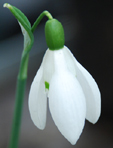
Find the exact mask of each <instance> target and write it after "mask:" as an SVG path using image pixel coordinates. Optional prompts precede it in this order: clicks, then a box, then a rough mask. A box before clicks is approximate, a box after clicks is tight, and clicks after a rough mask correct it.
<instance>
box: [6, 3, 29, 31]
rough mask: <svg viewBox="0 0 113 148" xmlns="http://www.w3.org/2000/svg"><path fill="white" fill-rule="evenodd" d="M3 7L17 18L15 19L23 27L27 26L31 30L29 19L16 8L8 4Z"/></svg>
mask: <svg viewBox="0 0 113 148" xmlns="http://www.w3.org/2000/svg"><path fill="white" fill-rule="evenodd" d="M3 7H6V8H8V9H9V10H10V11H11V12H12V14H13V15H14V16H15V18H16V19H17V20H18V21H19V22H20V23H21V24H22V26H23V27H24V24H25V25H26V26H27V27H28V28H30V29H31V24H30V22H29V20H28V18H27V17H26V16H25V15H24V14H23V13H22V12H21V11H20V10H19V9H17V8H16V7H14V6H12V5H10V4H8V3H5V4H4V5H3Z"/></svg>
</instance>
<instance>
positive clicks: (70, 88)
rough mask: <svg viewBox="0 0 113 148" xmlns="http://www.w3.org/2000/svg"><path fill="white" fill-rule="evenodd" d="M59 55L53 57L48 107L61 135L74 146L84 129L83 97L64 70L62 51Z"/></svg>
mask: <svg viewBox="0 0 113 148" xmlns="http://www.w3.org/2000/svg"><path fill="white" fill-rule="evenodd" d="M57 53H58V52H57ZM59 53H60V54H56V53H55V56H54V58H55V63H54V64H55V68H56V70H55V74H54V75H53V77H52V80H51V82H50V88H49V94H48V97H49V107H50V112H51V115H52V117H53V120H54V122H55V124H56V126H57V127H58V129H59V130H60V132H61V133H62V135H64V137H65V138H66V139H67V140H68V141H70V142H71V144H75V143H76V141H77V140H78V138H79V136H80V134H81V132H82V130H83V127H84V122H85V116H86V104H85V97H84V94H83V92H82V89H81V86H80V85H79V83H78V81H77V79H76V77H74V76H73V75H72V74H71V73H70V72H68V71H67V70H66V67H65V65H64V64H65V63H64V62H65V61H63V60H64V58H63V55H62V51H60V52H59ZM63 66H64V67H63ZM59 70H60V71H59Z"/></svg>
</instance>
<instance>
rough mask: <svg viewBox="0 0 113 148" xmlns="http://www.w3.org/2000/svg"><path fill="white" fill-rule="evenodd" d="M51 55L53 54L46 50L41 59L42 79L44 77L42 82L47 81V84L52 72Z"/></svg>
mask: <svg viewBox="0 0 113 148" xmlns="http://www.w3.org/2000/svg"><path fill="white" fill-rule="evenodd" d="M53 54H54V51H51V50H49V49H48V50H47V51H46V53H45V56H44V58H43V66H44V68H43V77H44V81H47V82H48V83H49V82H50V80H51V77H52V75H53V72H54V66H53Z"/></svg>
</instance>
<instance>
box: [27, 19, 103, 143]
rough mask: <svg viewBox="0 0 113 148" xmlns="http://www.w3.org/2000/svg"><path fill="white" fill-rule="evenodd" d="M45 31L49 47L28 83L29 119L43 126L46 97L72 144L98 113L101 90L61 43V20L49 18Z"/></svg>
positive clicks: (96, 117)
mask: <svg viewBox="0 0 113 148" xmlns="http://www.w3.org/2000/svg"><path fill="white" fill-rule="evenodd" d="M51 22H52V23H51ZM53 24H54V25H53ZM55 24H57V25H58V26H60V27H59V28H60V29H57V28H56V26H55ZM54 26H55V28H54ZM48 28H49V29H48ZM51 28H52V29H51ZM51 30H52V31H51ZM45 33H46V41H47V45H48V47H49V48H48V49H47V51H46V53H45V55H44V58H43V61H42V64H41V66H40V68H39V70H38V72H37V74H36V76H35V78H34V80H33V82H32V85H31V89H30V94H29V110H30V115H31V119H32V120H33V122H34V124H35V125H36V126H37V127H38V128H39V129H44V128H45V125H46V111H47V98H48V100H49V108H50V112H51V115H52V118H53V120H54V122H55V124H56V126H57V127H58V129H59V131H60V132H61V133H62V135H63V136H64V137H65V138H66V139H67V140H68V141H69V142H70V143H71V144H73V145H74V144H75V143H76V142H77V140H78V139H79V137H80V135H81V133H82V130H83V127H84V123H85V119H87V120H88V121H89V122H91V123H96V122H97V120H98V118H99V116H100V110H101V99H100V91H99V88H98V86H97V84H96V82H95V80H94V79H93V77H92V76H91V75H90V74H89V72H88V71H87V70H86V69H85V68H84V67H83V66H82V65H81V64H80V63H79V62H78V61H77V60H76V59H75V57H74V56H73V54H72V53H71V51H70V50H69V49H68V48H67V47H66V46H64V37H63V36H64V33H63V27H62V25H61V24H60V22H58V21H57V20H55V19H53V20H49V21H48V22H47V23H46V26H45ZM51 34H52V35H51ZM54 35H55V36H56V38H55V36H54ZM54 38H55V39H54ZM56 40H58V41H56ZM51 41H52V43H51ZM59 42H60V43H59Z"/></svg>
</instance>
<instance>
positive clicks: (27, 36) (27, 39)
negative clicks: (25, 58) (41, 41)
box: [3, 3, 34, 55]
mask: <svg viewBox="0 0 113 148" xmlns="http://www.w3.org/2000/svg"><path fill="white" fill-rule="evenodd" d="M3 7H6V8H8V9H9V10H10V11H11V13H12V14H13V15H14V16H15V18H16V19H17V20H18V22H19V25H20V27H21V30H22V34H23V36H24V50H25V51H26V52H24V55H25V54H27V53H28V52H29V51H30V50H31V47H32V45H33V42H34V36H33V33H32V31H31V24H30V22H29V20H28V19H27V17H26V16H25V15H24V14H23V13H22V12H21V11H20V10H19V9H17V8H16V7H14V6H12V5H10V4H8V3H5V4H4V5H3Z"/></svg>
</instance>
